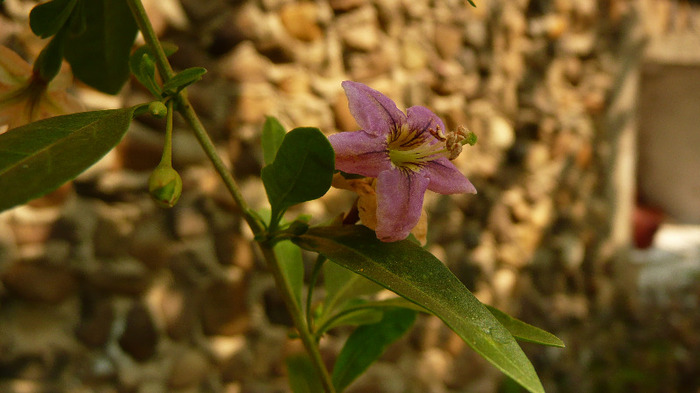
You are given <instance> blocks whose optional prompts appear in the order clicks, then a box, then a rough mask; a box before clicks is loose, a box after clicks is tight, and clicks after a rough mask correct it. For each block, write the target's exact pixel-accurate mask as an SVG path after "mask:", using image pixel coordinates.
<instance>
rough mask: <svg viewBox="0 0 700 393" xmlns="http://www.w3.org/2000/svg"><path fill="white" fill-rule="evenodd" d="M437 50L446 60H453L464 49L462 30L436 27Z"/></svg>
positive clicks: (448, 26)
mask: <svg viewBox="0 0 700 393" xmlns="http://www.w3.org/2000/svg"><path fill="white" fill-rule="evenodd" d="M435 48H436V49H437V51H438V54H440V56H441V57H442V58H444V59H451V58H453V57H455V56H456V55H457V53H458V52H459V50H460V49H461V48H462V29H461V28H458V27H457V26H451V25H445V24H439V25H437V26H435Z"/></svg>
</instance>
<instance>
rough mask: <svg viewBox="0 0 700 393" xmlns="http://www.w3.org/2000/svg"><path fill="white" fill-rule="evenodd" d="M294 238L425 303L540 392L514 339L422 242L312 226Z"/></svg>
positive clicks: (354, 229) (485, 354)
mask: <svg viewBox="0 0 700 393" xmlns="http://www.w3.org/2000/svg"><path fill="white" fill-rule="evenodd" d="M294 242H295V243H297V244H298V245H299V246H300V247H302V248H305V249H307V250H311V251H315V252H318V253H321V254H323V255H325V256H326V257H327V258H328V259H330V260H331V261H333V262H335V263H337V264H339V265H341V266H343V267H345V268H347V269H350V270H352V271H354V272H356V273H358V274H362V275H363V276H365V277H367V278H369V279H371V280H373V281H375V282H377V283H378V284H380V285H382V286H384V287H386V288H387V289H390V290H392V291H394V292H395V293H397V294H398V295H400V296H403V297H405V298H406V299H408V300H410V301H412V302H414V303H417V304H419V305H421V306H423V307H425V308H426V309H427V310H428V311H430V312H431V313H433V314H435V315H436V316H438V317H439V318H440V319H442V320H443V322H445V324H447V326H449V327H450V328H451V329H452V330H454V331H455V332H456V333H457V334H458V335H459V336H460V337H461V338H462V339H463V340H464V341H465V342H466V343H467V344H469V346H471V347H472V348H473V349H474V350H475V351H476V352H477V353H479V354H480V355H481V356H483V357H484V358H485V359H487V360H488V361H489V362H491V363H492V364H493V365H495V366H496V367H497V368H499V369H500V370H501V371H503V372H504V373H505V374H506V375H508V376H509V377H511V378H513V379H514V380H515V381H517V382H518V383H520V384H521V385H522V386H523V387H525V388H526V389H528V390H529V391H530V392H532V393H542V392H544V389H543V388H542V384H541V382H540V380H539V378H538V377H537V374H536V373H535V370H534V368H533V367H532V364H531V363H530V361H529V360H528V359H527V357H526V356H525V354H524V353H523V351H522V349H521V348H520V346H518V344H517V342H516V341H515V338H513V336H512V335H511V334H510V333H509V332H508V330H506V328H505V327H503V325H501V324H500V323H499V322H498V320H496V318H495V317H494V316H493V315H492V314H491V313H490V312H489V311H488V310H487V309H486V307H484V305H483V304H481V302H479V300H478V299H477V298H476V297H474V295H472V294H471V292H469V290H467V288H466V287H465V286H464V285H463V284H462V283H461V282H460V281H459V280H458V279H457V277H455V276H454V274H452V272H450V270H449V269H447V267H445V265H443V264H442V262H440V261H439V260H438V259H437V258H435V257H434V256H433V255H432V254H430V253H429V252H428V251H426V250H424V249H423V248H421V247H420V246H418V245H416V244H415V243H413V242H410V241H407V240H403V241H399V242H393V243H384V242H381V241H379V240H377V238H376V236H375V234H374V232H373V231H371V230H370V229H367V228H365V227H363V226H346V227H325V228H312V229H310V230H309V231H307V232H306V233H304V234H303V235H300V236H299V237H297V238H295V239H294Z"/></svg>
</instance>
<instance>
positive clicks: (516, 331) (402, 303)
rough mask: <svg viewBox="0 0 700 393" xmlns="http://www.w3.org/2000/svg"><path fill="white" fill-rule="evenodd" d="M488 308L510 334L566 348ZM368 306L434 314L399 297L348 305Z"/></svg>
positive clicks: (515, 320) (538, 329)
mask: <svg viewBox="0 0 700 393" xmlns="http://www.w3.org/2000/svg"><path fill="white" fill-rule="evenodd" d="M484 306H486V308H487V309H488V310H489V312H491V314H493V316H494V317H496V319H497V320H498V322H500V323H501V324H502V325H503V327H505V328H506V329H508V331H509V332H510V334H512V335H513V337H515V338H516V339H517V340H520V341H527V342H531V343H535V344H542V345H548V346H550V347H559V348H564V347H565V345H564V342H563V341H561V340H560V339H559V338H558V337H556V336H555V335H553V334H552V333H549V332H547V331H544V330H542V329H540V328H538V327H535V326H532V325H530V324H528V323H525V322H523V321H521V320H519V319H516V318H513V317H511V316H510V315H508V314H506V313H504V312H503V311H501V310H499V309H497V308H495V307H493V306H489V305H488V304H485V305H484ZM366 307H372V308H380V307H403V308H409V309H411V310H415V311H419V312H426V313H429V314H432V313H431V312H430V311H428V310H426V309H425V308H424V307H421V306H419V305H417V304H415V303H412V302H409V301H408V300H406V299H404V298H401V297H398V298H389V299H382V300H371V301H368V302H364V303H362V304H359V305H354V306H353V307H352V308H350V307H348V309H357V308H366Z"/></svg>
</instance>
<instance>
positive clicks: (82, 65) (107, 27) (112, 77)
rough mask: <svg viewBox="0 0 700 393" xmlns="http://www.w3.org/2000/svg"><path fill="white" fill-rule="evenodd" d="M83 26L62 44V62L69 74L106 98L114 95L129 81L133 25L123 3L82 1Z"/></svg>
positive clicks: (104, 0) (93, 0) (134, 33)
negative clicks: (63, 46)
mask: <svg viewBox="0 0 700 393" xmlns="http://www.w3.org/2000/svg"><path fill="white" fill-rule="evenodd" d="M82 4H83V13H84V16H85V21H86V26H85V31H83V33H82V34H79V35H76V36H72V35H71V36H69V37H68V39H67V40H66V48H65V58H66V60H68V62H69V63H70V65H71V67H72V70H73V74H74V75H75V76H76V77H77V78H78V79H80V80H81V81H83V82H85V83H86V84H88V85H90V86H91V87H94V88H95V89H97V90H100V91H102V92H104V93H108V94H117V93H118V92H119V90H121V88H122V86H123V85H124V83H125V82H126V81H127V79H128V78H129V64H128V62H129V52H131V46H132V45H133V43H134V38H136V31H137V28H136V22H135V21H134V18H133V17H132V16H131V11H130V10H129V7H128V5H127V2H126V1H124V0H89V1H83V2H82Z"/></svg>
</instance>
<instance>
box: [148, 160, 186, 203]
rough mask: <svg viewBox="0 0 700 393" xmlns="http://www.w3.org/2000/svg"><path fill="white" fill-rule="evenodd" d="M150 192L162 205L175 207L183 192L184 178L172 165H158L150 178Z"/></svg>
mask: <svg viewBox="0 0 700 393" xmlns="http://www.w3.org/2000/svg"><path fill="white" fill-rule="evenodd" d="M148 192H149V193H150V194H151V197H152V198H153V200H154V201H156V203H158V204H159V205H160V206H162V207H168V208H169V207H173V206H175V204H176V203H177V200H178V199H180V195H181V194H182V178H180V175H179V174H178V173H177V171H176V170H175V169H173V167H172V166H170V165H158V166H157V167H156V169H154V170H153V173H151V177H150V178H149V179H148Z"/></svg>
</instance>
